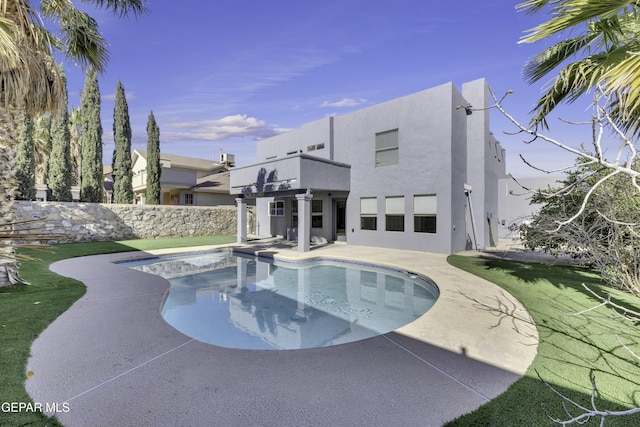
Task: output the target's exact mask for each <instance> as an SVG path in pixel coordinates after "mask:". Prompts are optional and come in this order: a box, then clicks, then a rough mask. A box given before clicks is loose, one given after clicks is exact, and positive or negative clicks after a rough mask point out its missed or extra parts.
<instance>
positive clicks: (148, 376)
mask: <svg viewBox="0 0 640 427" xmlns="http://www.w3.org/2000/svg"><path fill="white" fill-rule="evenodd" d="M228 246H233V247H237V248H239V247H240V246H239V245H228ZM247 248H254V249H256V248H257V249H260V247H259V245H258V246H256V245H253V246H252V245H244V249H245V250H246V249H247ZM262 249H263V250H264V251H265V252H268V253H270V254H273V256H275V257H282V258H286V259H298V258H309V257H318V256H324V257H330V258H338V259H340V258H343V259H350V260H361V261H367V262H374V263H379V264H383V265H389V266H393V267H396V268H401V269H405V270H409V271H415V272H417V273H420V274H423V275H425V276H428V277H430V278H431V279H432V280H433V281H434V282H435V283H436V284H437V285H438V287H439V289H440V298H439V299H438V301H437V302H436V304H435V306H434V307H433V308H432V309H431V310H430V311H429V312H427V313H426V314H425V315H424V316H422V317H421V318H419V319H417V320H416V321H414V322H412V323H411V324H409V325H406V326H404V327H402V328H401V329H398V330H397V331H395V332H392V333H388V334H385V335H383V336H379V337H375V338H371V339H367V340H363V341H359V342H354V343H350V344H344V345H338V346H332V347H325V348H318V349H307V350H287V351H268V350H267V351H255V350H237V349H228V348H221V347H216V346H213V345H208V344H203V343H200V342H198V341H195V340H193V339H191V338H189V337H187V336H184V335H183V334H181V333H180V332H178V331H176V330H175V329H173V328H172V327H171V326H169V325H168V324H167V323H165V322H164V321H163V319H162V317H161V315H160V305H161V303H162V301H163V298H164V295H165V293H166V292H167V289H168V282H167V281H166V280H165V279H162V278H159V277H156V276H151V275H148V274H145V273H142V272H139V271H135V270H131V269H129V268H127V267H124V266H120V265H115V264H112V263H110V261H113V260H119V259H126V258H131V257H136V256H141V255H143V253H140V252H137V253H126V254H111V255H99V256H91V257H84V258H77V259H69V260H65V261H61V262H58V263H55V264H53V265H52V270H53V271H55V272H56V273H58V274H61V275H64V276H69V277H73V278H76V279H78V280H81V281H82V282H84V283H85V284H86V286H87V293H86V295H85V296H84V297H83V298H81V299H80V300H79V301H77V302H76V303H75V304H74V305H73V306H72V307H71V308H70V309H69V310H68V311H67V312H65V313H64V314H62V315H61V316H60V317H59V318H58V319H57V320H56V321H55V322H53V323H52V324H51V325H50V326H49V327H48V328H47V329H46V330H45V331H44V332H43V333H42V334H41V335H40V337H38V338H37V339H36V341H35V342H34V344H33V346H32V349H31V351H32V356H31V358H30V360H29V362H28V367H27V370H28V371H33V373H34V374H33V376H31V377H30V378H29V379H28V380H27V382H26V387H27V391H28V392H29V394H30V395H31V396H32V398H33V399H34V401H35V402H39V403H42V405H43V406H44V405H45V404H49V405H52V404H56V403H57V404H59V408H60V409H61V410H60V411H59V412H58V413H57V414H56V415H57V417H58V419H59V420H60V421H61V422H62V423H63V424H64V425H65V426H89V425H90V426H115V425H117V426H147V425H148V426H236V425H237V426H245V425H265V426H271V425H278V426H288V425H296V426H299V425H304V426H312V425H321V426H328V425H335V426H343V425H344V426H364V425H366V426H390V425H394V426H413V425H415V426H440V425H442V424H443V423H444V422H446V421H448V420H451V419H453V418H455V417H457V416H459V415H462V414H464V413H467V412H470V411H472V410H473V409H475V408H477V407H478V406H480V405H482V404H483V403H485V402H487V401H488V400H490V399H492V398H494V397H495V396H497V395H499V394H500V393H502V392H503V391H504V390H506V389H507V387H508V386H509V385H510V384H512V383H513V382H514V381H515V380H517V379H518V378H520V376H521V375H522V374H523V373H524V372H525V370H526V369H527V367H528V366H529V365H530V363H531V361H532V360H533V358H534V357H535V354H536V351H537V343H538V336H537V331H536V328H535V326H534V325H533V322H532V321H531V320H530V317H529V315H528V313H527V312H526V310H524V308H523V307H522V306H521V305H520V304H519V303H518V302H517V301H516V300H515V298H513V297H512V296H511V295H509V294H507V293H506V292H504V291H503V290H501V289H500V288H498V287H496V286H495V285H493V284H491V283H489V282H486V281H484V280H482V279H479V278H477V277H475V276H472V275H469V274H467V273H465V272H463V271H460V270H457V269H456V268H454V267H451V266H450V265H448V264H447V263H446V257H445V256H444V255H436V254H427V253H423V252H412V251H399V250H390V249H381V248H371V247H358V246H350V245H340V244H334V245H329V246H325V247H321V248H317V249H315V250H313V251H311V252H308V253H304V254H301V253H298V252H297V251H295V250H291V249H287V247H286V245H285V246H283V247H280V248H278V247H275V248H274V247H271V248H262ZM192 250H193V249H192ZM197 250H202V247H198V248H197ZM180 251H186V250H185V249H181V250H180ZM166 252H168V251H153V254H158V253H166ZM171 252H177V251H175V250H172V251H171ZM65 402H66V405H67V406H64V405H63V403H65Z"/></svg>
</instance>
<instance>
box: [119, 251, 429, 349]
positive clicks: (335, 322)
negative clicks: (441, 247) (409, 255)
mask: <svg viewBox="0 0 640 427" xmlns="http://www.w3.org/2000/svg"><path fill="white" fill-rule="evenodd" d="M122 264H123V265H125V266H127V267H129V268H133V269H136V270H140V271H144V272H147V273H151V274H155V275H158V276H162V277H164V278H166V279H168V280H169V282H170V284H171V285H170V289H169V292H168V293H167V296H166V298H165V301H164V303H163V305H162V308H161V312H162V316H163V318H164V319H165V321H166V322H167V323H169V324H170V325H171V326H173V327H174V328H175V329H177V330H178V331H180V332H182V333H183V334H185V335H188V336H190V337H192V338H195V339H196V340H199V341H202V342H205V343H209V344H214V345H218V346H222V347H229V348H241V349H263V350H276V349H278V350H291V349H302V348H313V347H325V346H330V345H337V344H344V343H348V342H353V341H358V340H362V339H365V338H370V337H373V336H376V335H381V334H384V333H387V332H390V331H392V330H394V329H397V328H399V327H401V326H404V325H406V324H408V323H410V322H412V321H413V320H415V319H417V318H418V317H420V316H422V315H423V314H424V313H426V312H427V311H428V310H429V309H430V308H431V307H432V306H433V304H434V303H435V301H436V300H437V298H438V290H437V287H436V286H435V284H433V282H431V281H430V280H428V279H427V278H424V277H421V276H419V275H417V274H413V273H409V272H403V271H396V270H392V269H389V268H382V267H378V266H374V265H368V264H361V263H357V264H356V263H351V262H345V261H337V260H329V259H315V260H312V261H304V262H289V261H280V260H273V259H271V258H263V257H256V256H253V255H245V254H241V253H237V252H233V251H229V250H223V251H220V250H218V251H214V252H207V253H197V254H189V255H172V256H162V257H153V258H146V259H143V260H136V261H126V262H124V263H122Z"/></svg>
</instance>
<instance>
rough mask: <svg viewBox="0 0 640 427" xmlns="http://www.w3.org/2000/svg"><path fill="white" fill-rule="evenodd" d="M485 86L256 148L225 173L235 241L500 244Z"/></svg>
mask: <svg viewBox="0 0 640 427" xmlns="http://www.w3.org/2000/svg"><path fill="white" fill-rule="evenodd" d="M489 100H490V96H489V92H488V87H487V83H486V81H485V80H484V79H479V80H475V81H473V82H469V83H465V84H464V85H462V93H460V92H458V90H457V89H456V88H455V87H454V86H453V84H452V83H447V84H444V85H441V86H437V87H434V88H431V89H428V90H425V91H422V92H418V93H415V94H413V95H408V96H405V97H402V98H398V99H395V100H392V101H388V102H385V103H382V104H379V105H375V106H372V107H369V108H365V109H362V110H359V111H356V112H353V113H350V114H347V115H344V116H339V117H326V118H324V119H321V120H318V121H315V122H312V123H308V124H306V125H304V126H303V127H302V128H301V129H297V130H294V131H290V132H287V133H284V134H281V135H278V136H275V137H272V138H268V139H264V140H261V141H259V142H258V144H257V153H256V154H257V155H256V158H257V159H258V163H256V164H253V165H249V166H243V167H236V168H234V169H233V170H232V171H231V193H232V194H234V195H236V197H238V199H237V203H238V208H239V213H238V218H239V229H238V239H239V240H240V241H243V240H244V239H246V233H244V232H243V230H246V223H245V222H246V219H245V218H246V214H245V209H246V205H247V204H248V203H249V202H248V201H247V199H250V200H251V201H253V199H255V204H256V208H255V209H256V211H255V212H256V220H257V224H256V234H258V235H261V236H282V237H287V238H289V239H296V238H297V240H298V247H299V250H301V251H306V250H308V249H309V242H310V241H311V240H313V241H318V242H323V241H332V240H342V241H346V242H348V243H350V244H356V245H367V246H380V247H389V248H401V249H410V250H420V251H428V252H440V253H453V252H457V251H460V250H464V249H465V248H471V247H478V248H485V247H488V246H493V245H495V244H496V243H497V237H498V234H497V233H498V226H497V222H498V179H499V178H502V177H504V176H505V152H504V150H503V149H502V147H501V146H500V144H499V143H498V141H496V140H495V138H494V137H493V135H492V133H491V132H490V130H489V110H488V109H487V107H488V106H489Z"/></svg>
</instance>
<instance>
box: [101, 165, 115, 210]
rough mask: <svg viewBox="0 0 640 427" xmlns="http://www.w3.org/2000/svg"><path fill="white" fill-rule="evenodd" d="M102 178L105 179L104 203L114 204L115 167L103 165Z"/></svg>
mask: <svg viewBox="0 0 640 427" xmlns="http://www.w3.org/2000/svg"><path fill="white" fill-rule="evenodd" d="M102 176H103V178H104V188H103V190H104V191H103V194H102V203H113V167H112V166H107V165H102Z"/></svg>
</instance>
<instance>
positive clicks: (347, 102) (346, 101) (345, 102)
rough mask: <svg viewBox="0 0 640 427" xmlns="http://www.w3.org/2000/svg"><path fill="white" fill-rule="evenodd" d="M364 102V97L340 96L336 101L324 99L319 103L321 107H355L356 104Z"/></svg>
mask: <svg viewBox="0 0 640 427" xmlns="http://www.w3.org/2000/svg"><path fill="white" fill-rule="evenodd" d="M365 102H367V100H366V99H364V98H360V99H351V98H342V99H341V100H340V101H336V102H329V101H324V102H323V103H322V104H320V106H321V107H324V108H327V107H339V108H342V107H355V106H357V105H362V104H364V103H365Z"/></svg>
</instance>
